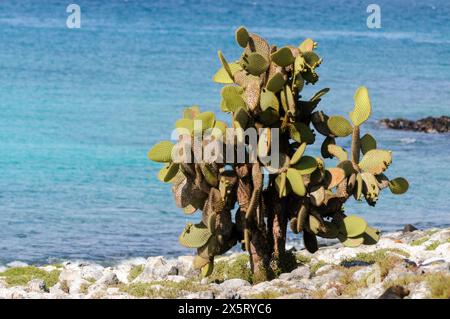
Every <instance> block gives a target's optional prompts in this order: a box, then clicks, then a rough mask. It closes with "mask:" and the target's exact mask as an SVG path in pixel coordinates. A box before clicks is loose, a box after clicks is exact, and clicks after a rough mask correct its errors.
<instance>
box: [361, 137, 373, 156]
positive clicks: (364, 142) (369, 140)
mask: <svg viewBox="0 0 450 319" xmlns="http://www.w3.org/2000/svg"><path fill="white" fill-rule="evenodd" d="M376 148H377V141H376V140H375V138H374V137H373V136H372V135H370V134H368V133H367V134H364V136H363V137H361V152H362V153H363V154H366V153H367V152H368V151H371V150H374V149H376Z"/></svg>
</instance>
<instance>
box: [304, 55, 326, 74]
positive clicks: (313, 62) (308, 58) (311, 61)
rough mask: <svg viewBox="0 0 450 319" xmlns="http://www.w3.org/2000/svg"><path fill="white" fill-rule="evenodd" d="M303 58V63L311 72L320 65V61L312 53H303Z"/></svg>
mask: <svg viewBox="0 0 450 319" xmlns="http://www.w3.org/2000/svg"><path fill="white" fill-rule="evenodd" d="M303 58H304V59H305V63H306V64H307V65H308V66H309V67H310V68H311V69H313V70H314V69H315V68H317V67H318V66H319V65H320V63H322V59H321V58H320V57H319V56H318V55H317V54H316V53H315V52H313V51H309V52H303Z"/></svg>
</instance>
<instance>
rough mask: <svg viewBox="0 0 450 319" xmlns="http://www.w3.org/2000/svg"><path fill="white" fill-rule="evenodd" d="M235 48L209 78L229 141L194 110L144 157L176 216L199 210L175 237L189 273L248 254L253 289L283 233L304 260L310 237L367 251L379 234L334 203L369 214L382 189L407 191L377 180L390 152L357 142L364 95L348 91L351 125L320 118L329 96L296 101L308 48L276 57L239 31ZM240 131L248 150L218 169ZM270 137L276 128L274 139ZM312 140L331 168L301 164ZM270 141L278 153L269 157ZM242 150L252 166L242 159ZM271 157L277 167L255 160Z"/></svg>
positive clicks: (310, 55)
mask: <svg viewBox="0 0 450 319" xmlns="http://www.w3.org/2000/svg"><path fill="white" fill-rule="evenodd" d="M236 42H237V43H238V44H239V45H240V46H241V47H242V48H243V49H244V50H243V53H242V55H241V57H240V58H239V60H237V61H234V62H231V63H228V62H227V60H226V59H225V57H224V56H223V54H222V53H221V52H220V51H219V60H220V63H221V65H222V67H221V68H220V69H219V71H217V73H216V74H215V75H214V77H213V80H214V81H215V82H217V83H222V84H225V86H224V87H223V89H222V91H221V95H222V102H221V110H222V111H224V112H227V113H230V115H231V119H232V121H231V127H232V128H234V129H235V131H236V133H235V134H234V135H233V136H232V139H231V140H230V139H229V138H228V131H227V124H226V123H224V122H222V121H219V120H217V119H216V118H215V115H214V113H212V112H203V113H202V112H200V109H199V108H198V107H197V106H193V107H190V108H187V109H185V110H184V112H183V117H182V118H181V119H179V120H178V121H176V123H175V129H176V131H177V132H178V134H177V135H178V138H179V140H178V142H177V144H176V145H177V147H176V145H175V143H172V142H170V141H163V142H160V143H158V144H156V145H155V146H153V148H152V149H151V150H150V151H149V153H148V157H149V158H150V159H151V160H153V161H156V162H161V163H165V166H164V167H163V168H162V169H161V171H160V172H159V174H158V177H159V179H160V180H161V181H163V182H167V183H172V185H173V186H172V191H173V194H174V197H175V202H176V204H177V206H179V207H180V208H183V209H184V213H185V214H194V213H195V212H196V211H197V210H201V211H202V214H201V220H200V221H199V222H198V223H197V224H192V223H189V224H188V225H186V227H185V228H184V230H183V232H182V233H181V235H180V237H179V241H180V243H181V244H182V245H183V246H185V247H189V248H196V249H197V256H196V257H195V259H194V266H195V268H197V269H199V270H201V273H202V275H203V276H208V275H209V274H211V272H212V270H213V267H214V257H215V256H217V255H221V254H223V253H225V252H226V251H228V250H229V249H231V248H232V247H234V246H235V245H236V244H237V243H240V244H241V247H242V249H244V250H246V251H247V252H248V253H249V254H250V263H251V267H252V271H253V273H254V281H260V280H266V279H268V278H270V277H272V276H273V274H274V271H278V270H279V268H280V265H281V264H282V260H283V258H284V257H285V244H286V230H287V226H288V224H289V225H290V228H291V230H292V231H293V232H294V233H296V234H297V233H303V241H304V245H305V248H306V249H307V250H308V251H310V252H311V253H313V252H315V251H316V250H317V249H318V243H317V236H319V237H323V238H337V239H338V240H339V241H340V242H342V243H343V244H344V245H345V246H348V247H356V246H359V245H372V244H375V243H376V242H377V241H378V240H379V236H380V231H379V230H377V229H374V228H372V227H370V226H368V225H367V223H366V222H365V220H364V219H362V218H361V217H358V216H354V215H349V216H347V215H346V214H344V209H343V203H344V202H345V201H346V200H347V199H348V198H349V197H350V196H352V195H353V196H354V198H355V199H356V200H362V198H364V199H365V200H366V201H367V203H368V204H369V205H375V203H376V201H377V200H378V197H379V193H380V191H381V190H382V189H384V188H386V187H389V188H390V190H391V191H392V193H393V194H402V193H404V192H406V191H407V189H408V182H407V181H406V180H405V179H404V178H401V177H398V178H395V179H393V180H389V179H388V178H387V177H386V176H385V175H384V171H385V170H386V169H387V168H388V166H389V165H390V164H391V162H392V155H391V152H390V151H386V150H382V149H379V148H378V146H377V143H376V141H375V139H374V138H373V137H372V136H371V135H370V134H365V135H364V136H362V137H360V127H361V125H362V124H363V123H364V122H365V121H366V120H367V119H368V118H369V116H370V114H371V112H372V106H371V102H370V98H369V94H368V91H367V89H366V88H365V87H360V88H358V89H357V90H356V93H355V95H354V109H353V110H352V111H351V112H350V114H349V117H350V121H349V120H347V119H346V118H345V117H342V116H339V115H333V116H328V115H326V114H325V113H324V112H322V111H316V108H317V106H318V104H319V102H320V101H321V99H322V97H323V96H324V95H325V94H326V93H327V92H328V91H329V89H328V88H325V89H322V90H320V91H319V92H317V93H316V94H314V96H312V97H311V98H310V99H309V100H305V99H303V97H302V96H301V95H300V93H301V91H302V89H303V88H304V86H305V85H307V84H315V83H316V82H317V81H318V79H319V76H318V74H317V72H316V71H317V68H318V67H319V65H320V64H321V62H322V59H321V58H320V57H319V56H318V55H317V53H316V52H315V51H314V49H315V48H316V46H317V44H316V43H315V42H314V41H313V40H311V39H306V40H305V41H303V42H302V43H301V44H300V45H299V46H298V47H294V46H285V47H283V48H277V47H276V46H273V45H272V46H270V45H269V44H268V43H267V42H266V41H265V40H264V39H262V38H261V37H260V36H258V35H256V34H254V33H250V32H248V31H247V30H246V29H245V28H244V27H240V28H239V29H238V30H237V31H236ZM312 127H313V129H312ZM249 128H255V129H257V132H258V133H257V145H256V146H255V145H253V146H251V147H250V148H245V150H246V151H245V152H246V153H245V154H244V158H245V160H244V161H241V162H238V161H231V162H230V161H224V158H225V157H226V158H228V155H230V153H232V154H231V155H232V156H231V158H233V159H235V158H236V154H235V153H237V152H238V151H237V146H239V145H241V146H242V145H246V146H250V145H248V143H249V142H248V140H247V138H246V136H245V134H244V133H243V130H246V129H249ZM271 128H278V129H279V131H278V132H279V136H277V137H276V136H274V135H273V133H272V130H270V129H271ZM315 132H318V133H320V134H321V135H323V136H325V138H324V141H323V143H322V146H321V155H322V157H324V158H336V159H337V161H338V163H337V165H336V167H325V163H324V161H323V159H322V158H321V157H312V156H309V155H305V154H306V152H307V146H308V145H310V144H313V143H314V142H315V141H316V136H315ZM349 135H352V144H351V155H350V156H349V154H348V153H347V151H346V150H344V148H342V147H341V146H338V145H337V144H336V139H337V138H338V137H346V136H349ZM275 138H277V141H278V143H279V147H278V149H274V148H271V142H272V141H274V140H275ZM217 141H220V142H222V144H221V145H222V146H223V147H221V148H220V149H218V150H217V152H218V153H220V154H221V157H220V160H218V159H217V157H216V158H215V160H213V161H208V160H205V159H203V158H202V156H201V155H202V152H204V151H205V149H206V148H208V147H210V146H211V145H214V143H215V142H217ZM230 141H231V143H230ZM236 145H237V146H236ZM251 149H253V150H256V153H257V155H258V157H257V159H256V160H250V156H249V153H250V150H251ZM273 152H277V154H276V155H278V156H277V157H278V163H273V162H271V161H269V162H268V161H262V160H261V158H264V157H267V156H268V155H274V154H273ZM361 153H362V157H361ZM199 155H200V156H199ZM216 155H217V154H216ZM177 156H178V157H177ZM176 158H178V159H176ZM180 158H182V159H181V160H180ZM187 158H190V159H191V160H190V161H189V160H186V159H187ZM274 164H276V165H274ZM265 173H266V174H268V175H269V177H268V178H266V179H264V174H265ZM236 204H237V205H236Z"/></svg>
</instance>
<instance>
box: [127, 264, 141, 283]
mask: <svg viewBox="0 0 450 319" xmlns="http://www.w3.org/2000/svg"><path fill="white" fill-rule="evenodd" d="M143 271H144V265H136V266H133V268H131V270H130V272H129V274H128V282H132V281H133V280H134V279H136V278H137V277H138V276H139V275H140V274H142V272H143Z"/></svg>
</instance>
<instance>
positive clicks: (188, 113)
mask: <svg viewBox="0 0 450 319" xmlns="http://www.w3.org/2000/svg"><path fill="white" fill-rule="evenodd" d="M198 114H200V108H199V107H198V106H197V105H193V106H191V107H187V108H185V109H184V110H183V118H185V119H190V120H192V119H193V118H194V117H196V116H197V115H198Z"/></svg>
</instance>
